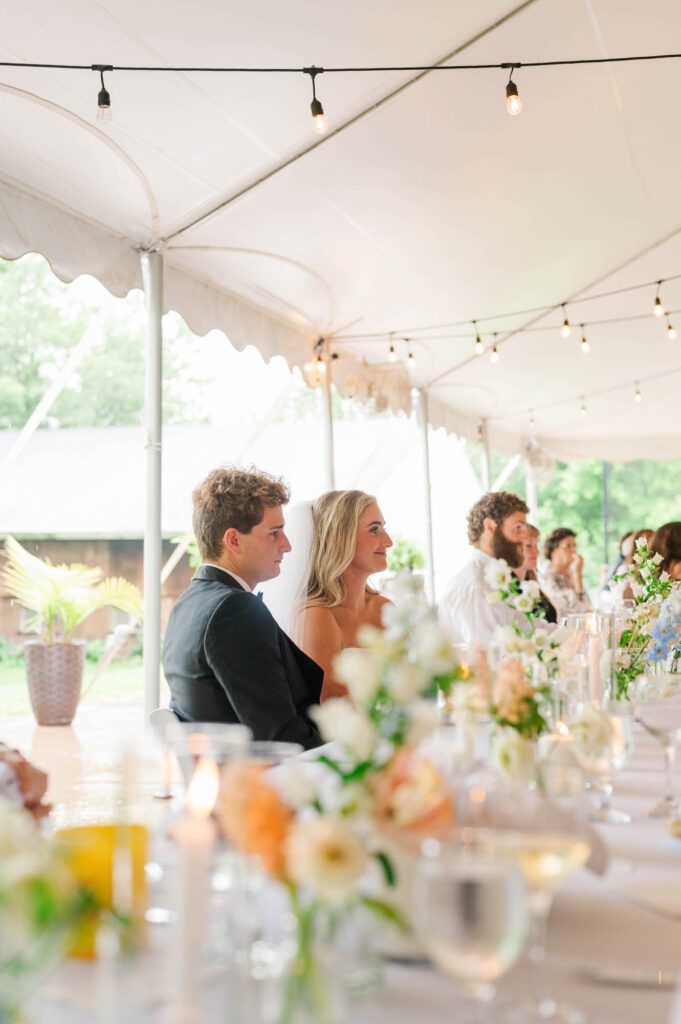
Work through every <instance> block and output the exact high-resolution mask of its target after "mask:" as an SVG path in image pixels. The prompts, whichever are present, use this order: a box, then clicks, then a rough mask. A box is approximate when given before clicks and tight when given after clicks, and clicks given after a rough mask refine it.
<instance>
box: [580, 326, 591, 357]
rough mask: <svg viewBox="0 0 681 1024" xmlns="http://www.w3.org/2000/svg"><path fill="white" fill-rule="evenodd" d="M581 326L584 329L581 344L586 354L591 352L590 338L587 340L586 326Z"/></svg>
mask: <svg viewBox="0 0 681 1024" xmlns="http://www.w3.org/2000/svg"><path fill="white" fill-rule="evenodd" d="M579 326H580V327H581V329H582V340H581V342H580V345H581V349H582V352H584V353H586V352H590V351H591V345H590V344H589V341H588V338H587V336H586V334H585V333H584V324H580V325H579Z"/></svg>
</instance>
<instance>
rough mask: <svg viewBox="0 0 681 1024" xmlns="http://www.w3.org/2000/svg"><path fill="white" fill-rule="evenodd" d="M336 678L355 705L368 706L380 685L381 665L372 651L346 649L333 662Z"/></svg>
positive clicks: (353, 648) (356, 648) (357, 648)
mask: <svg viewBox="0 0 681 1024" xmlns="http://www.w3.org/2000/svg"><path fill="white" fill-rule="evenodd" d="M333 669H334V672H335V673H336V676H337V678H338V679H340V681H341V682H342V683H345V685H346V686H347V688H348V690H349V692H350V696H351V697H352V699H353V700H354V701H355V702H356V703H357V704H368V703H369V702H370V701H371V700H372V699H373V698H374V697H375V696H376V692H377V690H378V688H379V686H380V685H381V665H380V662H379V661H378V659H377V657H376V655H375V654H374V652H373V651H367V650H365V649H364V648H361V647H346V648H345V650H343V651H341V652H340V654H337V655H336V657H335V658H334V660H333Z"/></svg>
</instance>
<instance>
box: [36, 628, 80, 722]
mask: <svg viewBox="0 0 681 1024" xmlns="http://www.w3.org/2000/svg"><path fill="white" fill-rule="evenodd" d="M25 654H26V681H27V682H28V693H29V696H30V698H31V707H32V708H33V714H34V715H35V717H36V721H37V722H38V725H70V724H71V722H72V721H73V718H74V716H75V714H76V709H77V708H78V701H79V700H80V688H81V685H82V682H83V668H84V667H85V641H84V640H72V641H71V642H70V643H54V644H44V643H42V642H41V641H40V640H30V641H29V642H28V643H27V644H26V647H25Z"/></svg>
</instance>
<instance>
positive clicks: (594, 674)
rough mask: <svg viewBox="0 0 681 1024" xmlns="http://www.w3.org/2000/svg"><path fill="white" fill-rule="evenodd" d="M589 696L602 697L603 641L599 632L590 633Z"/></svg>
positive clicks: (596, 698)
mask: <svg viewBox="0 0 681 1024" xmlns="http://www.w3.org/2000/svg"><path fill="white" fill-rule="evenodd" d="M589 697H590V698H591V700H600V699H601V641H600V637H599V636H598V634H597V633H590V634H589Z"/></svg>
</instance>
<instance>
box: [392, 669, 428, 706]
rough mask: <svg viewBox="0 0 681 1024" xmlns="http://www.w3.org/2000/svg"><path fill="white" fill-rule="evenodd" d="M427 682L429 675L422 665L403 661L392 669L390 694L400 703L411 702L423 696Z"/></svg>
mask: <svg viewBox="0 0 681 1024" xmlns="http://www.w3.org/2000/svg"><path fill="white" fill-rule="evenodd" d="M427 682H428V676H427V675H426V673H425V672H424V671H423V669H422V668H421V666H420V665H415V664H413V663H412V662H409V661H403V662H401V663H400V664H399V665H395V666H394V667H393V668H392V669H391V671H390V673H389V675H388V679H387V687H388V692H389V694H390V696H391V697H392V699H393V700H394V701H396V702H397V703H398V704H410V703H411V702H412V701H413V700H416V699H417V698H418V697H420V696H421V693H422V692H423V690H424V689H425V687H426V684H427Z"/></svg>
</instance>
